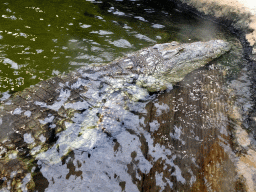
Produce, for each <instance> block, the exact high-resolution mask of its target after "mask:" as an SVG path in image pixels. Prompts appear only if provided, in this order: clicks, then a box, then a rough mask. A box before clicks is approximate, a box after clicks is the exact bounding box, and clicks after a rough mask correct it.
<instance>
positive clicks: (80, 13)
mask: <svg viewBox="0 0 256 192" xmlns="http://www.w3.org/2000/svg"><path fill="white" fill-rule="evenodd" d="M0 13H1V17H0V23H1V26H0V65H1V68H0V92H5V91H8V90H9V91H20V90H23V89H24V88H25V87H29V86H30V85H33V84H36V83H38V82H39V81H41V80H43V79H48V78H49V77H51V76H54V75H57V74H61V73H63V72H67V71H69V70H72V69H74V68H77V67H79V66H81V65H89V64H91V63H105V62H110V61H112V60H113V59H115V58H117V57H118V56H123V55H125V54H127V53H129V52H132V51H135V50H139V49H141V48H142V47H147V46H150V45H153V44H155V43H161V42H167V41H172V40H179V41H195V40H208V39H210V38H211V37H213V36H216V35H217V33H218V29H216V28H215V27H216V26H212V25H209V23H208V22H205V23H202V22H199V21H198V20H197V19H195V18H193V17H190V16H189V15H182V13H180V12H177V11H175V10H168V11H166V10H164V9H157V8H154V5H153V7H151V6H150V5H149V6H146V5H143V4H142V2H141V1H130V2H128V3H127V2H126V3H123V2H119V3H118V2H111V1H103V2H101V1H91V2H90V1H78V0H75V1H36V0H32V1H16V2H15V3H14V2H12V1H2V2H1V4H0ZM199 26H200V27H199Z"/></svg>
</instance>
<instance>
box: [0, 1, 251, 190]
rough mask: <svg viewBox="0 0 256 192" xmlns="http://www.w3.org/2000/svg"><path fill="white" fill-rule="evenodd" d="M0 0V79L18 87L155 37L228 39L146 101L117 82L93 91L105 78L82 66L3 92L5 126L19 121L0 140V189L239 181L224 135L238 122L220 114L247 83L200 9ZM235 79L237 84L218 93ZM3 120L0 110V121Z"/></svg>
mask: <svg viewBox="0 0 256 192" xmlns="http://www.w3.org/2000/svg"><path fill="white" fill-rule="evenodd" d="M144 3H145V2H144ZM1 4H2V6H1V8H0V9H1V13H2V18H0V20H1V22H2V23H3V25H1V26H0V43H1V44H0V48H1V52H0V57H1V63H0V64H1V66H2V67H1V69H0V78H1V84H0V91H6V90H12V91H17V90H23V89H24V88H25V87H28V86H30V85H31V84H35V83H37V82H38V81H40V80H42V79H47V78H49V77H51V76H53V75H57V74H60V73H62V72H67V71H68V70H70V69H74V68H75V67H77V66H81V65H88V64H91V63H102V62H109V61H112V60H113V59H115V58H116V57H118V56H122V55H124V54H127V53H128V52H131V51H134V50H137V49H140V48H141V47H145V46H149V45H152V44H155V43H157V42H158V43H159V42H166V41H172V40H177V41H181V42H190V41H197V40H209V39H216V38H221V39H225V40H228V41H229V42H231V43H232V44H233V48H232V50H231V51H230V52H229V53H228V54H226V55H224V56H223V57H221V58H220V59H218V60H215V61H213V62H212V63H211V64H210V65H208V66H206V67H202V68H201V69H199V70H196V71H194V72H192V73H190V74H189V75H187V76H186V78H185V79H184V80H183V81H182V82H180V83H179V84H177V85H176V86H175V87H174V89H173V90H171V91H168V92H164V93H155V94H152V95H150V97H151V99H152V101H150V102H149V101H143V100H142V101H140V100H139V102H130V103H129V102H128V100H125V99H124V96H123V95H122V94H121V93H120V92H118V89H117V90H115V91H116V92H115V91H113V93H112V92H111V94H112V95H111V96H113V97H112V99H110V98H108V97H106V98H105V99H102V95H103V96H104V94H106V92H107V91H108V90H107V87H108V86H109V84H107V83H106V82H101V81H98V80H97V76H95V74H94V72H91V71H89V72H88V73H87V74H86V75H87V77H82V74H80V76H79V74H78V73H77V72H74V73H69V74H68V75H67V76H64V77H63V78H59V77H55V78H53V79H52V80H51V81H49V82H45V81H43V82H41V84H40V85H35V86H34V88H33V89H30V90H25V91H24V92H21V93H19V94H18V96H17V97H15V98H12V95H11V94H10V93H8V92H4V93H3V94H2V97H1V98H0V100H1V103H3V105H2V106H4V110H6V111H10V114H11V115H12V117H13V119H11V120H12V124H11V125H10V126H16V124H15V123H17V122H18V123H19V129H17V130H16V132H15V133H13V134H12V135H10V136H9V137H10V138H9V139H8V140H5V141H4V142H2V143H1V144H0V157H1V159H0V176H1V178H0V186H2V187H3V188H2V189H0V191H18V189H20V190H21V191H29V190H28V189H30V188H32V189H35V191H106V192H107V191H109V192H112V191H127V192H130V191H134V192H135V191H148V192H149V191H152V192H155V191H238V189H240V188H242V187H241V186H242V185H243V184H242V183H241V182H240V181H239V179H238V176H239V175H238V174H240V173H237V172H236V169H235V163H236V161H237V160H238V158H237V157H236V155H235V153H234V152H233V151H232V150H233V149H234V148H236V147H234V146H233V143H232V142H231V140H232V131H233V128H234V127H235V126H236V125H240V124H239V123H237V122H236V123H234V122H233V121H231V120H230V118H231V116H232V115H231V112H230V111H232V110H231V109H232V107H233V104H234V103H235V104H236V105H237V106H243V104H244V101H243V99H242V98H243V95H244V92H247V91H248V86H249V83H247V78H246V77H245V76H243V77H245V79H243V78H241V76H239V74H240V70H241V68H242V67H241V62H243V61H242V59H241V57H242V56H241V46H240V44H239V43H238V42H237V40H235V39H234V38H233V37H232V36H230V35H229V34H228V33H226V32H225V31H223V30H221V29H220V28H219V27H217V26H215V25H214V24H212V23H209V22H208V21H207V22H205V21H201V20H198V19H196V18H194V17H192V16H189V15H183V14H182V13H180V12H178V11H175V10H169V11H166V10H164V9H162V8H154V7H152V6H151V5H150V4H147V5H145V4H144V5H143V4H142V2H140V1H129V2H126V3H124V2H115V1H107V2H105V1H103V2H96V1H92V2H88V1H66V2H58V1H56V2H45V1H43V2H41V1H35V0H34V1H28V2H23V1H20V2H19V1H17V2H16V4H15V5H14V4H12V3H11V1H10V2H7V1H6V2H4V3H1ZM17 5H19V6H17ZM244 71H246V70H245V69H244ZM106 79H107V82H108V81H110V80H109V79H108V77H106ZM246 83H247V84H246ZM112 84H114V83H113V82H112ZM116 84H118V81H116ZM238 84H239V85H240V88H241V89H237V90H235V91H233V92H232V91H231V92H232V94H233V95H232V94H229V92H230V87H231V89H236V88H237V85H238ZM117 86H118V85H117ZM242 88H243V90H242ZM71 90H72V91H71ZM74 90H75V91H74ZM95 90H98V92H95ZM99 90H100V91H99ZM133 91H134V93H137V92H138V91H140V90H133ZM136 91H137V92H136ZM107 93H108V92H107ZM140 94H141V93H140ZM147 94H148V93H147ZM137 95H139V94H137ZM137 95H135V94H134V95H132V97H136V96H137ZM10 97H11V98H12V99H13V100H10ZM234 97H238V98H234ZM245 97H246V96H245ZM31 98H33V99H32V100H31ZM99 98H100V99H102V102H100V103H98V102H99ZM35 99H36V100H35ZM246 99H247V100H248V99H249V98H246ZM44 100H47V102H39V101H44ZM11 101H14V102H15V104H14V105H12V104H11ZM120 103H122V104H120ZM27 104H29V105H27ZM2 106H0V107H2ZM27 106H29V108H28V107H27ZM102 106H103V107H102ZM26 107H27V108H26ZM250 107H251V106H250V104H248V105H247V108H246V109H245V110H244V111H248V109H249V108H250ZM39 108H40V110H39ZM0 109H1V110H2V108H0ZM245 113H246V112H245ZM21 114H22V115H24V118H23V120H20V119H19V117H20V116H19V115H21ZM25 117H27V118H25ZM15 118H16V119H15ZM28 119H29V121H28ZM31 119H32V120H31ZM11 120H10V119H2V116H0V125H6V124H8V123H10V122H11ZM244 120H245V119H240V121H241V122H242V121H244ZM20 124H22V125H20ZM7 127H8V126H7ZM24 127H29V130H24ZM4 131H6V132H7V130H1V132H4ZM19 133H22V137H21V136H20V134H19ZM248 145H249V144H248ZM14 181H15V182H14ZM0 188H1V187H0Z"/></svg>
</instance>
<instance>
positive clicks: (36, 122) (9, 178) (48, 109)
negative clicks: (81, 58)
mask: <svg viewBox="0 0 256 192" xmlns="http://www.w3.org/2000/svg"><path fill="white" fill-rule="evenodd" d="M230 49H231V45H230V44H229V43H228V42H225V41H223V40H211V41H208V42H194V43H183V44H180V43H178V42H175V41H174V42H171V43H164V44H156V45H154V46H152V47H148V48H144V49H142V50H140V51H137V52H135V53H132V54H128V55H127V56H126V57H122V58H118V59H116V60H114V61H113V62H111V63H108V64H92V65H90V66H85V67H81V68H79V69H77V70H75V71H72V72H70V73H68V74H64V75H59V76H56V77H53V78H51V79H49V80H46V81H42V82H40V83H38V84H36V85H34V86H31V87H29V88H26V89H25V90H24V91H21V92H17V93H15V94H13V95H12V96H10V97H7V98H5V99H2V101H1V105H0V158H1V159H0V187H1V185H2V187H3V189H6V190H11V191H16V190H17V191H18V190H25V189H33V188H35V187H36V186H35V183H34V181H33V178H34V177H35V175H36V173H35V169H36V168H35V167H38V165H39V164H40V162H41V163H42V162H47V164H49V165H53V164H58V163H61V162H62V163H63V162H65V161H66V160H65V159H66V157H67V154H70V153H71V152H72V151H74V150H76V149H77V150H79V149H80V148H84V147H87V148H88V149H89V148H92V147H94V148H95V146H96V144H95V143H97V145H104V144H103V143H104V141H105V139H100V140H101V141H99V140H98V139H94V138H98V137H96V136H95V134H98V135H102V134H103V135H105V136H104V138H105V137H106V138H113V140H115V138H117V137H118V135H119V136H120V135H121V134H122V133H123V132H124V129H123V128H124V126H126V127H127V126H128V125H127V124H129V126H130V127H132V125H133V126H134V127H136V123H134V122H133V120H132V119H131V118H130V116H131V114H134V115H136V114H139V113H143V110H144V107H145V104H146V103H147V102H149V101H151V100H153V99H154V98H155V97H156V93H161V92H164V91H167V92H168V91H171V90H172V89H173V85H175V84H176V83H178V82H180V81H181V80H183V79H184V77H185V76H186V75H187V74H189V73H190V72H192V71H194V70H195V69H198V68H200V67H202V66H204V65H206V64H207V63H209V62H210V61H212V60H213V59H215V58H218V57H220V56H221V55H223V54H224V53H226V52H227V51H229V50H230ZM133 123H134V124H133ZM120 127H122V128H120ZM130 132H140V131H139V130H137V129H136V128H134V130H130ZM99 142H100V143H102V142H103V143H102V144H99ZM52 150H54V151H55V152H52ZM56 153H57V154H58V155H56ZM127 185H128V183H127ZM132 191H133V190H132Z"/></svg>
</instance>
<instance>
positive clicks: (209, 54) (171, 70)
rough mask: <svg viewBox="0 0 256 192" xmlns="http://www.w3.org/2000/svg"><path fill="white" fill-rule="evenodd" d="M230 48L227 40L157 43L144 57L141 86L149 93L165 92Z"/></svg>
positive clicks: (140, 77) (139, 81) (140, 79)
mask: <svg viewBox="0 0 256 192" xmlns="http://www.w3.org/2000/svg"><path fill="white" fill-rule="evenodd" d="M230 49H231V45H230V44H229V43H228V42H225V41H223V40H211V41H208V42H195V43H185V44H179V43H177V42H171V43H165V44H156V45H155V46H153V47H150V48H147V52H148V54H149V55H147V56H146V57H147V59H145V60H144V61H145V62H144V64H143V66H144V70H143V73H142V74H140V75H139V78H138V80H137V85H139V86H140V87H144V88H147V90H148V91H149V92H156V91H163V90H165V89H168V88H170V87H172V85H173V84H175V83H177V82H180V81H181V80H183V79H184V77H185V76H186V75H187V74H188V73H190V72H192V71H193V70H195V69H198V68H200V67H202V66H204V65H206V64H207V63H209V62H210V61H212V60H213V59H215V58H218V57H219V56H221V55H222V54H224V53H226V52H227V51H229V50H230ZM143 51H144V52H145V50H142V51H140V53H139V54H142V53H143ZM150 58H151V59H150Z"/></svg>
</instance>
